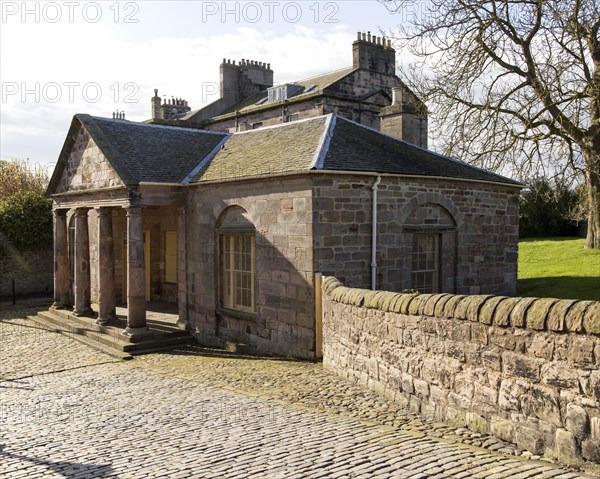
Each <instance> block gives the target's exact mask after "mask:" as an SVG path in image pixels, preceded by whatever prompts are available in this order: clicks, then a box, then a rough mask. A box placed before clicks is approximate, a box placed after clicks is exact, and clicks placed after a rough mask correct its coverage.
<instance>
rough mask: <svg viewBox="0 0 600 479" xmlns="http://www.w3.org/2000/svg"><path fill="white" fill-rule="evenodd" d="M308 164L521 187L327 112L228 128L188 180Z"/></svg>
mask: <svg viewBox="0 0 600 479" xmlns="http://www.w3.org/2000/svg"><path fill="white" fill-rule="evenodd" d="M310 169H313V170H314V169H317V170H321V171H356V172H372V173H391V174H399V175H409V176H417V177H419V176H431V177H444V178H456V179H468V180H476V181H488V182H494V183H505V184H508V185H514V186H521V183H519V182H517V181H514V180H511V179H509V178H505V177H503V176H501V175H497V174H495V173H491V172H489V171H485V170H482V169H480V168H476V167H474V166H471V165H468V164H467V163H463V162H461V161H457V160H454V159H452V158H448V157H446V156H443V155H439V154H437V153H434V152H433V151H429V150H425V149H423V148H420V147H418V146H415V145H412V144H410V143H407V142H405V141H402V140H399V139H396V138H393V137H391V136H388V135H385V134H382V133H380V132H379V131H376V130H373V129H371V128H367V127H365V126H363V125H360V124H358V123H355V122H353V121H351V120H348V119H346V118H344V117H341V116H337V115H333V114H330V115H326V116H320V117H315V118H311V119H308V120H302V121H298V122H293V123H286V124H284V125H278V126H273V127H268V128H260V129H257V130H252V131H247V132H243V133H234V134H233V135H232V136H231V138H229V139H228V140H227V142H226V143H225V145H224V147H223V148H222V149H221V150H219V151H218V153H217V154H216V155H215V157H214V158H213V159H212V160H211V161H210V162H209V161H207V162H206V164H205V165H203V167H202V168H201V169H200V171H199V172H198V174H197V175H195V176H194V177H193V179H192V182H199V183H201V182H203V181H218V180H223V179H233V178H241V177H251V176H262V175H268V174H277V173H294V172H302V171H307V170H310Z"/></svg>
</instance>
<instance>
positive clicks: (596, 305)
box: [583, 301, 600, 335]
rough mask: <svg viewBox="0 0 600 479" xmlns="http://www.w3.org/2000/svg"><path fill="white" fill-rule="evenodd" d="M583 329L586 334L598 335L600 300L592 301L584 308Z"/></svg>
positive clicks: (599, 327) (599, 333) (599, 329)
mask: <svg viewBox="0 0 600 479" xmlns="http://www.w3.org/2000/svg"><path fill="white" fill-rule="evenodd" d="M583 329H585V332H586V333H588V334H598V335H600V302H598V301H594V302H593V303H592V304H590V305H589V306H588V307H587V309H586V310H585V313H584V316H583Z"/></svg>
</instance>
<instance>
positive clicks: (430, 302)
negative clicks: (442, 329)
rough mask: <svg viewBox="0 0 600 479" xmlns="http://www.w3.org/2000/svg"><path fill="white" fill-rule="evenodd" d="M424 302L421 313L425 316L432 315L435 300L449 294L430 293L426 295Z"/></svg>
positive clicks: (433, 313)
mask: <svg viewBox="0 0 600 479" xmlns="http://www.w3.org/2000/svg"><path fill="white" fill-rule="evenodd" d="M428 296H429V298H428V299H427V302H426V304H425V305H424V306H423V314H424V315H425V316H434V315H435V306H436V304H437V302H438V301H439V300H440V299H442V298H444V297H445V296H449V295H447V294H430V295H428Z"/></svg>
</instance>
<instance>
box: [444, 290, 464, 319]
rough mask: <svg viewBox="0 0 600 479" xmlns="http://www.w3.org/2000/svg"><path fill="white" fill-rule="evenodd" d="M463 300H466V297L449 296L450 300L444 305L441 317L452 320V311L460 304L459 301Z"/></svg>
mask: <svg viewBox="0 0 600 479" xmlns="http://www.w3.org/2000/svg"><path fill="white" fill-rule="evenodd" d="M464 298H466V296H464V295H459V294H456V295H454V296H451V297H450V299H449V300H448V301H447V302H446V303H445V304H444V311H443V313H442V317H444V318H453V317H454V311H455V310H456V307H457V306H458V303H460V301H461V300H462V299H464Z"/></svg>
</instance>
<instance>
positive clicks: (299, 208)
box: [185, 177, 315, 358]
mask: <svg viewBox="0 0 600 479" xmlns="http://www.w3.org/2000/svg"><path fill="white" fill-rule="evenodd" d="M235 207H238V208H241V209H242V210H244V211H245V212H246V213H247V217H248V220H249V221H250V223H251V224H252V225H253V228H254V231H255V233H256V236H255V239H256V287H255V288H256V298H257V299H256V314H255V315H238V316H235V315H233V314H229V313H228V312H224V311H223V310H222V309H221V308H220V307H219V304H218V303H219V301H218V297H217V294H218V293H217V292H218V287H219V281H218V271H219V258H218V257H217V254H218V229H219V227H220V223H219V220H220V219H221V218H223V216H224V215H225V214H226V212H227V211H228V210H231V209H232V208H235ZM186 217H187V222H188V223H187V225H186V244H187V252H186V255H187V261H186V265H187V273H186V284H187V288H186V301H185V303H186V305H187V308H188V311H187V314H188V323H189V325H190V327H191V329H192V331H193V332H194V333H195V334H196V335H197V338H198V341H199V342H201V343H202V344H207V345H215V346H223V345H227V343H232V344H243V345H245V347H248V348H252V349H255V350H259V351H261V352H262V353H271V354H279V355H284V356H296V357H303V358H311V357H314V351H315V327H314V324H315V321H314V271H313V256H312V224H311V218H312V192H311V180H310V178H306V177H304V178H300V177H298V178H292V177H287V178H283V179H281V178H279V179H277V178H274V179H261V180H257V181H246V182H232V183H219V184H215V185H201V187H199V188H196V189H195V190H193V191H191V192H190V194H189V195H188V203H187V214H186ZM220 309H221V310H220ZM219 310H220V311H219Z"/></svg>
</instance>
